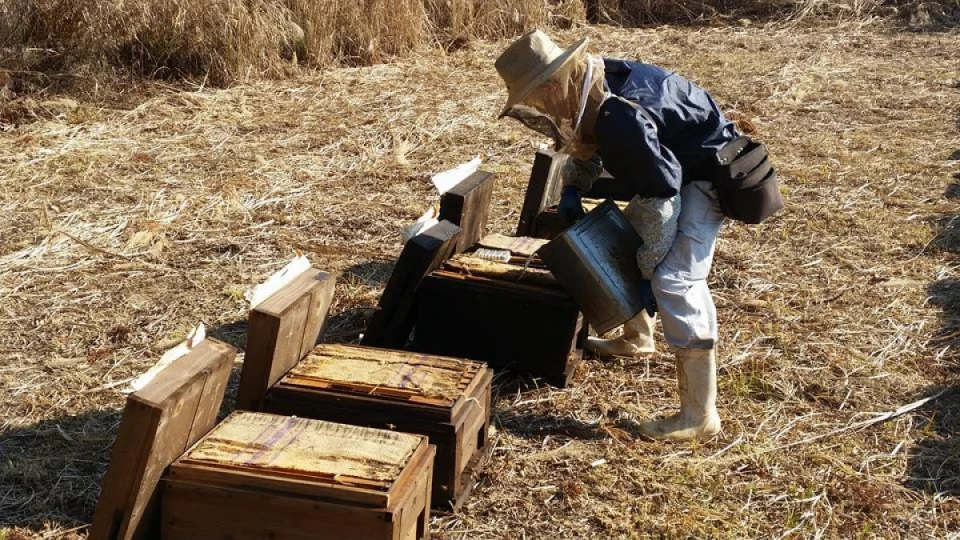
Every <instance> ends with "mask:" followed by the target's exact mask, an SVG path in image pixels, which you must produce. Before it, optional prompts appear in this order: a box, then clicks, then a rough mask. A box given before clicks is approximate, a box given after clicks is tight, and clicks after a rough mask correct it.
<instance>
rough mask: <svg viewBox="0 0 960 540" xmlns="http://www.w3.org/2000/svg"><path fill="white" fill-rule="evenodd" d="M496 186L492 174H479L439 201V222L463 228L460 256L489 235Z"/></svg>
mask: <svg viewBox="0 0 960 540" xmlns="http://www.w3.org/2000/svg"><path fill="white" fill-rule="evenodd" d="M493 184H494V175H493V173H489V172H485V171H477V172H475V173H473V174H472V175H470V176H468V177H467V178H465V179H464V180H463V181H462V182H460V183H459V184H457V185H455V186H453V187H452V188H451V189H450V190H449V191H447V192H446V193H444V194H443V197H441V198H440V219H441V220H447V221H449V222H450V223H453V224H454V225H457V226H459V227H460V238H459V239H457V247H456V251H457V253H460V252H463V251H465V250H467V249H468V248H471V247H473V245H474V244H476V243H477V242H478V241H479V240H480V239H481V238H483V236H484V235H486V234H487V221H488V218H489V216H490V201H491V199H492V198H493Z"/></svg>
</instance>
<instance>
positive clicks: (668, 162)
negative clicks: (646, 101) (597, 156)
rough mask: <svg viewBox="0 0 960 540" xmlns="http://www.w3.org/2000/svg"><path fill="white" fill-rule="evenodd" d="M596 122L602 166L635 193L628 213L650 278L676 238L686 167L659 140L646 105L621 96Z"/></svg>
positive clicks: (641, 261) (639, 258)
mask: <svg viewBox="0 0 960 540" xmlns="http://www.w3.org/2000/svg"><path fill="white" fill-rule="evenodd" d="M608 110H610V111H611V113H612V114H611V115H610V116H607V117H605V118H604V125H602V126H598V135H599V137H600V144H601V146H602V147H603V148H604V158H605V159H606V162H605V163H604V165H605V166H606V167H607V170H608V171H610V173H611V174H613V175H614V177H615V178H618V179H622V180H623V181H627V182H630V183H632V184H633V185H634V186H635V188H636V190H637V196H636V197H634V199H633V200H632V201H631V202H630V204H629V205H628V206H627V208H626V210H625V211H624V213H625V214H626V215H627V218H628V219H629V220H630V223H632V224H633V227H634V229H636V231H637V234H639V235H640V238H642V239H643V247H641V248H640V250H639V251H638V252H637V264H638V265H639V266H640V271H641V273H643V277H645V278H646V279H651V278H652V277H653V273H654V270H655V269H656V267H657V265H658V264H660V261H662V260H663V258H664V257H665V256H666V255H667V251H669V249H670V246H671V245H672V244H673V241H674V239H675V238H676V236H677V218H678V217H679V215H680V187H681V184H682V170H681V168H680V162H679V161H678V160H677V158H676V156H675V155H674V154H673V152H672V151H671V150H670V149H669V148H667V147H666V146H664V145H663V144H661V142H660V139H659V137H658V130H657V126H656V124H654V123H653V120H652V119H651V118H650V116H649V115H648V114H647V113H646V111H644V110H643V109H642V108H640V107H638V106H637V105H636V104H634V103H631V102H628V101H626V100H623V99H620V100H617V101H615V102H611V103H610V105H609V107H608Z"/></svg>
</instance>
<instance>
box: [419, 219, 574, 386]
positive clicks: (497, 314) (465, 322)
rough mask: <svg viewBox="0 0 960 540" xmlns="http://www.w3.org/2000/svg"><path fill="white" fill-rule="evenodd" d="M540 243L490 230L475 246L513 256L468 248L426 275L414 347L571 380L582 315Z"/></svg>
mask: <svg viewBox="0 0 960 540" xmlns="http://www.w3.org/2000/svg"><path fill="white" fill-rule="evenodd" d="M542 244H543V242H542V241H540V240H537V239H532V238H510V237H505V236H500V235H493V236H489V237H487V238H485V239H484V240H481V242H480V243H479V244H478V245H477V246H476V247H488V248H492V249H499V250H507V251H510V253H511V258H510V261H509V262H492V261H488V260H484V259H481V258H479V257H477V256H475V254H474V252H466V253H463V254H460V255H456V256H454V257H452V258H451V259H449V260H448V261H446V262H444V263H443V264H441V265H440V267H439V268H438V269H437V270H435V271H433V272H431V273H430V274H429V275H428V276H426V278H424V279H423V281H422V283H421V284H420V288H419V290H418V292H417V303H416V304H417V319H416V326H415V331H414V345H413V346H414V348H415V349H416V350H418V351H422V352H426V353H431V354H442V355H448V356H458V357H465V358H471V359H474V360H481V361H484V362H486V363H487V364H488V365H490V366H491V367H493V368H494V369H500V368H512V369H515V370H517V371H521V372H525V373H530V374H533V375H536V376H539V377H542V378H543V379H544V380H545V381H546V382H548V383H550V384H553V385H556V386H560V387H565V386H567V385H568V384H569V382H570V379H571V377H572V376H573V373H574V370H575V368H576V366H577V364H578V363H579V362H580V359H581V357H582V350H581V349H580V348H579V347H578V343H579V340H580V338H581V337H582V333H583V330H584V324H583V317H582V315H581V314H580V311H579V309H578V308H577V305H576V303H574V301H573V299H572V298H571V297H570V296H569V295H568V294H567V293H566V292H564V290H563V289H562V288H561V287H560V285H559V284H558V283H557V282H556V280H555V279H554V278H553V276H552V275H551V274H550V272H549V271H547V270H546V269H545V268H544V267H543V266H542V264H541V263H540V262H539V260H538V258H537V257H536V255H535V252H536V250H537V249H538V248H539V247H540V246H541V245H542Z"/></svg>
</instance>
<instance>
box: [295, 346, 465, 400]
mask: <svg viewBox="0 0 960 540" xmlns="http://www.w3.org/2000/svg"><path fill="white" fill-rule="evenodd" d="M483 370H484V365H483V364H482V363H480V362H473V361H470V360H460V359H456V358H447V357H443V356H431V355H426V354H419V353H413V352H407V351H395V350H389V349H377V348H372V347H362V346H357V345H334V344H323V345H320V346H318V347H317V348H315V349H314V350H313V351H312V352H311V353H310V354H308V355H307V357H306V358H304V359H303V360H301V361H300V363H298V364H297V365H296V366H295V367H294V368H293V369H291V370H290V372H288V373H287V375H286V376H285V377H284V378H283V379H282V381H281V383H283V384H287V385H292V386H300V387H305V388H313V389H320V390H324V391H329V392H336V393H344V394H362V395H372V396H377V397H382V398H385V399H389V400H398V401H408V402H412V403H417V404H421V405H427V406H431V407H437V408H444V409H451V408H453V406H454V405H455V404H456V403H457V402H458V401H459V400H460V399H461V398H462V397H463V396H464V395H465V394H466V393H467V392H468V391H469V389H471V388H472V384H473V383H474V381H476V380H477V379H478V378H479V376H480V375H481V374H482V372H483Z"/></svg>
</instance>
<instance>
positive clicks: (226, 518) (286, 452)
mask: <svg viewBox="0 0 960 540" xmlns="http://www.w3.org/2000/svg"><path fill="white" fill-rule="evenodd" d="M434 452H435V449H434V448H433V447H432V446H430V445H429V443H428V441H427V438H426V437H422V436H418V435H410V434H406V433H397V432H393V431H384V430H376V429H370V428H362V427H357V426H350V425H344V424H334V423H331V422H324V421H320V420H311V419H305V418H293V417H285V416H275V415H269V414H263V413H251V412H236V413H234V414H232V415H231V416H229V417H227V419H226V420H224V421H223V422H222V423H221V424H220V425H219V426H217V427H216V428H214V429H213V430H212V431H211V432H210V433H209V434H207V436H206V437H204V438H203V439H201V440H200V442H198V443H197V444H196V445H195V446H194V447H193V448H191V449H190V450H189V451H187V452H186V453H185V454H184V455H183V456H181V457H180V458H179V459H178V460H176V461H175V462H174V463H173V464H172V465H171V466H170V470H169V473H168V475H167V477H166V478H165V479H164V480H163V501H162V519H161V521H162V529H161V531H162V535H163V538H164V539H170V540H173V539H176V540H183V539H198V540H199V539H209V538H233V539H252V538H277V539H304V540H305V539H308V538H309V539H337V540H340V539H345V538H356V539H371V540H373V539H383V540H417V539H421V538H428V537H429V528H428V523H429V518H430V505H429V503H428V501H429V500H430V478H431V475H432V467H433V455H434Z"/></svg>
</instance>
